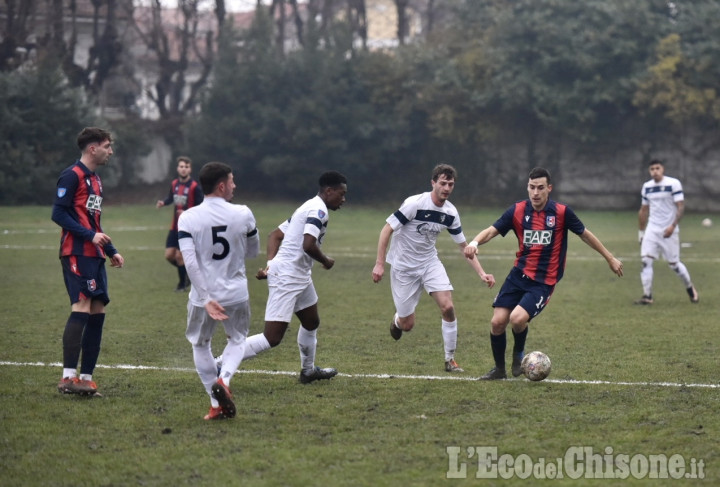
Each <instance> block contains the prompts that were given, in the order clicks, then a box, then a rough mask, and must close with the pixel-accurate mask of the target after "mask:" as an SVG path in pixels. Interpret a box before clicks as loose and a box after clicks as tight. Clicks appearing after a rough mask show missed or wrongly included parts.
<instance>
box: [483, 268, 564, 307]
mask: <svg viewBox="0 0 720 487" xmlns="http://www.w3.org/2000/svg"><path fill="white" fill-rule="evenodd" d="M554 290H555V286H549V285H547V284H542V283H540V282H537V281H533V280H532V279H530V278H529V277H527V276H526V275H525V274H523V273H522V271H521V270H520V269H518V268H517V267H513V268H512V269H511V270H510V273H509V274H508V276H507V278H505V282H504V283H503V285H502V287H501V288H500V292H499V293H498V295H497V296H495V301H493V308H508V309H513V308H515V306H520V307H522V308H523V309H524V310H525V311H527V313H528V314H529V315H530V319H531V320H532V319H533V318H534V317H535V316H537V315H539V314H540V312H541V311H542V310H543V309H545V306H547V304H548V302H549V301H550V296H552V293H553V291H554Z"/></svg>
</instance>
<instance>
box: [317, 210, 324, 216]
mask: <svg viewBox="0 0 720 487" xmlns="http://www.w3.org/2000/svg"><path fill="white" fill-rule="evenodd" d="M318 216H319V217H320V218H325V212H324V211H322V210H318Z"/></svg>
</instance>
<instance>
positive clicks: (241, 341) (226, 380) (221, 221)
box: [178, 162, 260, 420]
mask: <svg viewBox="0 0 720 487" xmlns="http://www.w3.org/2000/svg"><path fill="white" fill-rule="evenodd" d="M198 179H199V180H200V184H201V185H202V189H203V193H204V195H205V199H204V200H203V202H202V203H201V204H199V205H198V206H195V207H192V208H190V209H188V210H186V211H184V212H183V213H182V214H181V215H180V219H179V220H178V241H179V243H180V251H181V252H182V255H183V259H184V261H185V267H186V268H187V272H188V275H189V276H190V281H191V282H192V288H191V290H190V296H189V298H188V305H187V309H188V315H187V329H186V332H185V336H186V337H187V339H188V341H189V342H190V343H191V344H192V347H193V359H194V361H195V368H196V369H197V372H198V375H199V376H200V380H201V381H202V383H203V385H204V386H205V390H206V391H207V393H208V395H210V412H209V413H208V414H207V415H206V416H205V419H206V420H212V419H224V418H232V417H234V416H235V414H236V408H235V403H234V402H233V399H232V393H231V391H230V379H231V378H232V376H233V374H235V372H236V371H237V369H238V367H239V366H240V362H241V361H242V358H243V354H244V351H245V340H246V338H247V335H248V331H249V328H250V301H249V294H248V285H247V276H246V274H245V259H252V258H254V257H256V256H257V255H258V252H259V250H260V238H259V237H258V232H257V228H256V223H255V217H254V216H253V213H252V211H251V210H250V209H249V208H248V207H247V206H245V205H236V204H232V203H230V201H231V200H232V197H233V190H234V189H235V182H234V180H233V174H232V169H231V168H230V166H228V165H227V164H223V163H221V162H209V163H207V164H205V165H204V166H203V167H202V169H201V170H200V174H199V178H198ZM218 321H222V324H223V327H224V328H225V335H226V336H227V344H226V346H225V349H224V351H223V363H222V368H221V370H220V372H219V373H218V370H217V367H216V365H215V359H214V358H213V354H212V348H211V345H212V337H213V334H214V332H215V329H216V326H217V322H218Z"/></svg>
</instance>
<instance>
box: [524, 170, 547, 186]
mask: <svg viewBox="0 0 720 487" xmlns="http://www.w3.org/2000/svg"><path fill="white" fill-rule="evenodd" d="M539 178H546V179H547V183H548V184H550V181H551V180H550V171H548V170H547V169H545V168H544V167H534V168H533V169H532V170H531V171H530V174H529V175H528V179H539Z"/></svg>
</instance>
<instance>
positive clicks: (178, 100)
mask: <svg viewBox="0 0 720 487" xmlns="http://www.w3.org/2000/svg"><path fill="white" fill-rule="evenodd" d="M200 1H201V0H179V1H178V8H177V10H176V11H174V12H171V11H169V9H166V8H164V7H163V5H162V3H161V2H160V0H153V1H152V3H151V5H150V7H149V8H148V11H147V12H145V13H146V14H147V15H146V16H142V15H137V14H136V15H134V16H133V25H134V28H135V31H136V32H137V34H138V37H139V38H140V40H141V42H142V43H143V44H144V45H145V47H146V48H147V50H148V51H149V52H150V53H152V54H153V57H154V61H153V63H154V65H155V68H156V69H157V79H155V80H154V83H153V85H152V86H151V87H149V88H148V89H147V95H148V96H149V98H150V99H151V100H152V102H153V104H154V105H155V106H156V107H157V110H158V113H159V116H160V118H161V119H162V120H165V121H168V122H172V124H173V125H174V126H176V127H179V125H180V123H181V122H182V120H183V119H184V117H185V115H186V114H187V113H190V112H192V111H193V110H195V109H196V108H197V105H198V102H199V100H198V94H199V92H200V90H201V89H202V87H204V86H205V85H206V84H207V81H208V79H209V77H210V73H211V71H212V66H213V62H214V59H215V41H216V36H218V35H220V33H221V32H222V29H223V26H224V23H225V17H226V15H227V11H226V8H225V0H215V8H214V10H213V12H214V22H211V21H210V19H208V18H206V17H204V16H203V12H201V10H200V9H199V3H200Z"/></svg>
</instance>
